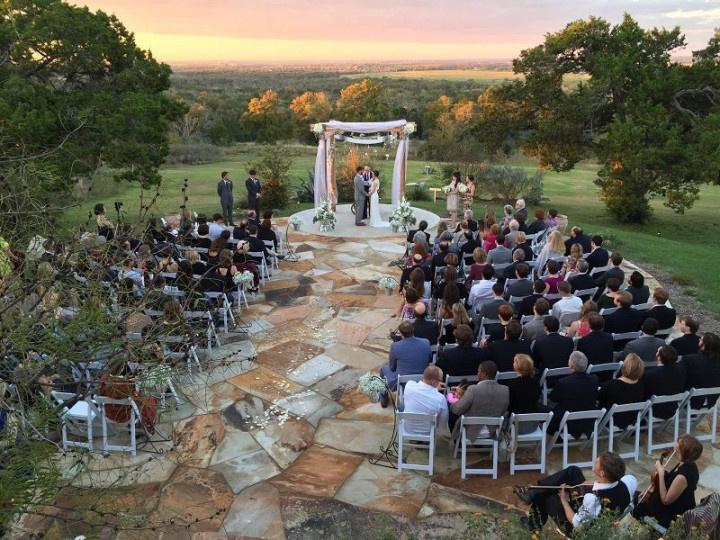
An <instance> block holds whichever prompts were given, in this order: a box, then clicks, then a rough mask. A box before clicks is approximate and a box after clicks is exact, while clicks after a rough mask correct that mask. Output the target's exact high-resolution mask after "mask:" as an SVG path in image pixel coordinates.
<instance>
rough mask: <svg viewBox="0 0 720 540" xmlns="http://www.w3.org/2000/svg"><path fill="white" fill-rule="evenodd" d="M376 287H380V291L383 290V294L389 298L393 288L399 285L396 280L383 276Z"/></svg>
mask: <svg viewBox="0 0 720 540" xmlns="http://www.w3.org/2000/svg"><path fill="white" fill-rule="evenodd" d="M378 285H379V286H380V288H381V289H383V290H384V291H385V294H386V295H387V296H390V295H392V293H393V290H394V289H395V287H397V286H398V285H400V283H398V280H397V279H395V278H394V277H392V276H383V277H381V278H380V280H379V281H378Z"/></svg>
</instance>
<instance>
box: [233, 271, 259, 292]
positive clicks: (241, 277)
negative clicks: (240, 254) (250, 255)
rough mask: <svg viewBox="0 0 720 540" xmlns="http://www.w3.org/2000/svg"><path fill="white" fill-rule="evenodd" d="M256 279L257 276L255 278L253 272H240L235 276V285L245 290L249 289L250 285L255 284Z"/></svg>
mask: <svg viewBox="0 0 720 540" xmlns="http://www.w3.org/2000/svg"><path fill="white" fill-rule="evenodd" d="M254 279H255V276H253V274H252V272H248V271H247V270H244V271H242V272H238V273H237V274H235V275H234V276H233V283H234V284H235V285H238V286H240V287H242V289H243V290H245V289H247V288H248V286H249V285H250V283H252V282H253V280H254Z"/></svg>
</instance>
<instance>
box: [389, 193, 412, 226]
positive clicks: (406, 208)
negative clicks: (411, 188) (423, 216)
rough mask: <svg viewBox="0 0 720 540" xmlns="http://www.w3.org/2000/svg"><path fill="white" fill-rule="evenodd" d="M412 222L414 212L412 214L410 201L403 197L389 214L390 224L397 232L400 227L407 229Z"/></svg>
mask: <svg viewBox="0 0 720 540" xmlns="http://www.w3.org/2000/svg"><path fill="white" fill-rule="evenodd" d="M414 224H415V214H413V209H412V206H410V203H409V202H407V200H406V199H405V197H403V198H402V200H401V201H400V204H399V205H398V207H397V208H396V209H395V211H394V212H393V213H392V215H391V216H390V226H391V227H392V228H393V230H394V231H395V232H397V230H398V229H400V228H403V229H405V231H408V230H409V229H410V227H412V226H413V225H414Z"/></svg>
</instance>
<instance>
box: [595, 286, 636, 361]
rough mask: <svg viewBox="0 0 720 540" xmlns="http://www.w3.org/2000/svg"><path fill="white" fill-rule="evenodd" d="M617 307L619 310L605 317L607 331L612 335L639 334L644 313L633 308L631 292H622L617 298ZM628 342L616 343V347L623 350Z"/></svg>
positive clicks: (620, 341)
mask: <svg viewBox="0 0 720 540" xmlns="http://www.w3.org/2000/svg"><path fill="white" fill-rule="evenodd" d="M615 307H616V308H618V309H617V310H616V311H615V312H614V313H611V314H610V315H604V317H605V331H606V332H608V333H610V334H624V333H626V332H637V331H638V330H640V324H642V313H640V312H639V311H638V310H636V309H633V308H632V295H631V294H630V293H629V292H625V291H621V292H619V293H618V294H617V296H616V297H615ZM625 343H627V341H622V340H619V341H616V342H615V346H616V347H618V348H619V349H618V350H622V347H624V346H625Z"/></svg>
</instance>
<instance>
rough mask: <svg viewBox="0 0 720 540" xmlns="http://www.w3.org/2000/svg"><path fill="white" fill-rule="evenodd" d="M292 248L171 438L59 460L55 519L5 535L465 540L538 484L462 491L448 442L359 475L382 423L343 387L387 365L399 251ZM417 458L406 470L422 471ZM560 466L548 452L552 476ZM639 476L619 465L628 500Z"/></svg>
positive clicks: (479, 483)
mask: <svg viewBox="0 0 720 540" xmlns="http://www.w3.org/2000/svg"><path fill="white" fill-rule="evenodd" d="M306 228H309V227H306ZM291 240H293V241H294V242H293V246H295V247H296V248H298V251H300V252H302V254H303V255H304V256H303V258H302V260H301V261H299V262H281V263H280V270H279V271H278V270H276V271H275V272H274V275H273V277H272V280H271V281H270V282H269V283H268V284H267V285H266V286H265V287H263V288H261V291H262V292H261V293H260V294H258V295H256V296H255V297H249V300H250V302H251V304H250V307H249V308H244V309H243V310H242V312H241V313H240V317H241V319H242V321H243V322H245V323H250V322H251V324H250V326H249V327H248V328H247V333H240V332H232V333H231V334H230V335H228V336H224V335H221V338H222V339H223V343H224V345H223V347H221V348H219V349H218V350H216V352H215V354H214V355H213V358H212V359H210V361H209V362H208V363H206V368H205V369H204V371H203V372H202V373H197V374H195V375H194V376H193V377H192V378H190V379H187V378H185V379H183V380H181V381H178V384H177V388H178V391H179V392H180V393H181V397H182V400H183V403H182V404H181V405H180V406H179V407H177V409H176V408H174V403H173V402H172V401H170V402H169V404H168V409H166V411H165V412H164V413H163V414H162V415H161V417H160V423H159V425H158V427H159V431H160V432H161V433H162V434H164V435H165V438H166V439H170V440H167V441H160V440H158V441H156V442H155V443H154V444H153V445H146V446H144V447H143V449H142V450H140V451H139V452H138V455H137V456H136V457H134V458H132V457H130V456H128V455H126V454H112V455H110V456H108V457H103V456H101V455H100V454H87V453H85V452H68V453H67V455H66V456H65V457H63V458H62V460H61V465H62V466H63V468H64V475H65V477H66V478H67V480H68V487H67V488H66V489H63V490H62V491H61V493H60V495H59V496H58V503H59V504H60V503H62V504H63V508H65V509H64V510H57V509H55V510H54V514H55V515H56V516H57V517H56V518H43V519H40V518H37V517H32V518H31V517H30V516H24V517H23V519H22V521H21V523H20V525H19V529H18V531H17V533H16V536H17V537H28V535H29V534H30V533H32V532H40V531H43V532H44V533H45V538H68V537H73V535H75V534H81V533H83V534H87V533H88V532H89V531H88V530H86V529H83V527H86V528H87V527H88V525H83V526H81V525H79V524H78V523H77V522H74V521H72V520H70V519H67V520H65V521H63V519H64V517H65V518H66V517H68V516H70V515H71V514H72V513H73V510H72V509H73V508H74V507H76V506H77V507H78V508H80V507H81V506H82V505H83V504H90V503H92V505H93V507H96V506H97V505H98V504H99V503H98V501H103V503H102V504H103V505H105V507H110V508H115V509H116V510H117V512H118V515H117V516H115V517H113V519H112V520H110V521H109V522H108V520H107V519H105V520H104V521H103V520H100V519H99V518H98V515H96V514H92V513H90V514H89V517H86V519H88V520H89V521H93V520H95V521H96V522H98V523H101V524H100V525H99V526H98V529H97V530H96V531H95V533H97V534H98V535H99V536H101V537H102V538H173V539H175V538H191V539H194V540H200V539H221V538H222V539H229V538H272V539H281V538H319V537H323V536H326V537H328V538H340V537H347V538H377V537H378V536H380V533H381V532H383V531H385V532H388V531H389V532H390V533H392V534H395V535H397V536H401V535H400V532H401V531H405V532H412V533H413V534H415V536H416V537H418V538H438V537H451V536H457V535H459V534H461V533H462V531H463V530H464V526H465V525H464V519H463V516H462V515H461V514H462V513H488V514H491V515H493V516H498V517H507V511H508V509H510V510H512V509H517V506H516V505H518V500H517V499H516V498H515V497H514V496H513V495H512V489H511V487H512V485H513V484H523V483H530V482H534V481H535V480H536V479H537V478H538V476H539V474H538V473H535V472H522V473H518V474H516V475H515V476H510V475H509V471H508V465H507V463H502V464H501V466H500V476H499V478H498V479H497V480H492V479H491V478H490V477H486V476H482V477H470V478H468V479H467V480H461V479H460V473H459V459H454V458H453V457H452V456H451V450H450V445H449V441H448V440H447V439H440V440H439V441H438V443H437V455H436V461H435V463H436V466H435V474H434V475H433V477H429V476H428V475H427V474H423V473H417V472H404V473H398V472H397V470H396V469H395V468H394V467H392V466H390V465H389V464H388V463H383V462H382V461H381V462H380V463H377V464H373V463H372V462H371V458H372V457H373V456H374V455H375V454H376V453H377V452H378V451H379V449H380V448H381V447H383V446H385V445H386V444H387V442H388V439H389V437H390V434H391V432H392V423H393V415H392V412H391V411H389V410H387V409H382V408H380V406H379V405H378V404H376V403H370V402H369V400H368V399H367V398H366V397H365V396H364V395H362V394H361V393H359V392H358V391H357V389H356V385H357V379H358V377H359V376H360V375H361V374H363V373H365V372H366V371H368V370H374V369H377V368H379V367H380V366H381V365H382V364H383V363H384V362H385V360H386V356H387V350H388V348H389V344H390V342H389V339H388V337H387V334H388V331H389V330H390V329H392V328H394V327H395V326H396V325H397V319H393V318H392V317H391V315H392V312H393V309H394V308H395V307H396V306H397V304H398V303H399V302H400V297H399V296H397V297H395V296H394V297H386V296H385V295H384V294H383V293H382V292H381V291H379V290H378V288H377V279H379V277H381V276H383V275H393V276H399V270H398V269H397V267H394V266H388V263H390V262H391V261H392V260H393V259H395V258H397V257H398V254H401V253H402V246H403V244H404V238H402V237H401V236H397V235H396V236H395V237H386V238H383V239H382V240H375V239H368V240H364V239H358V238H353V239H352V240H351V241H346V240H345V239H342V238H335V237H330V236H316V235H313V234H307V233H304V232H293V233H291ZM651 286H652V284H651ZM601 448H602V446H601ZM148 450H155V451H156V452H157V453H149V452H148ZM719 452H720V450H718V449H716V448H713V447H712V446H711V445H710V444H707V443H706V444H705V452H704V455H703V457H702V459H701V464H700V468H701V471H702V474H701V478H700V484H701V486H700V488H699V492H698V496H699V497H702V496H704V495H705V494H706V493H708V492H710V491H715V490H717V489H718V488H719V487H720V467H718V466H717V465H716V464H717V463H720V459H719V458H720V454H719ZM422 454H423V453H422V452H417V451H415V452H413V453H412V454H411V455H410V459H411V460H415V459H419V460H422V459H425V460H427V456H426V455H422ZM478 459H481V458H478ZM560 460H561V452H560V451H554V452H552V454H551V455H550V458H549V464H550V465H549V469H550V471H551V472H552V471H554V470H557V469H558V468H559V462H560ZM652 464H653V461H652V459H649V458H647V457H643V459H642V461H640V462H639V463H628V467H629V469H630V470H631V471H632V472H633V473H634V474H637V475H638V476H639V478H640V480H641V486H643V487H644V486H645V485H646V484H647V479H648V474H649V472H650V470H651V469H652ZM78 488H82V489H78ZM108 500H110V501H117V503H116V505H113V504H112V503H110V504H109V503H108ZM120 514H122V516H121V515H120ZM113 525H114V526H116V527H117V528H114V526H113ZM21 528H23V529H24V532H21V531H20V529H21Z"/></svg>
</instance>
